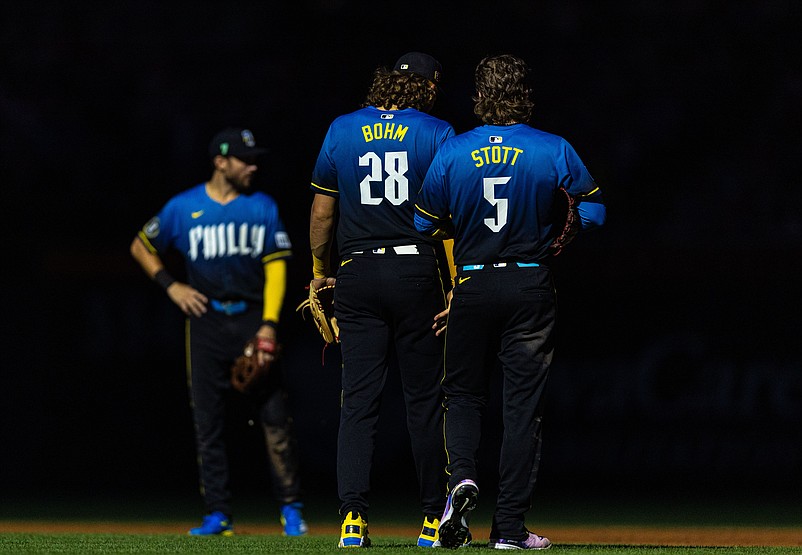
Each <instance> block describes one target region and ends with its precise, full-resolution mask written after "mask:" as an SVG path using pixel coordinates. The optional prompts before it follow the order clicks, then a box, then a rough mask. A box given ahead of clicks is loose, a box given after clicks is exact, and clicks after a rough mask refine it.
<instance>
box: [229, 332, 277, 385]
mask: <svg viewBox="0 0 802 555" xmlns="http://www.w3.org/2000/svg"><path fill="white" fill-rule="evenodd" d="M279 351H280V346H279V345H278V344H277V343H276V342H275V341H274V340H272V339H265V338H262V337H254V338H252V339H249V340H248V342H247V343H246V344H245V348H244V349H243V350H242V354H241V355H240V356H238V357H237V358H236V360H235V361H234V365H233V366H232V367H231V385H233V386H234V389H236V390H237V391H239V392H240V393H254V392H255V391H256V390H257V389H259V387H260V386H261V385H262V384H263V383H264V381H265V379H266V378H267V376H268V374H270V367H271V366H272V365H273V362H274V361H275V360H276V359H277V358H278V354H279ZM259 353H263V354H262V356H261V357H260V356H259Z"/></svg>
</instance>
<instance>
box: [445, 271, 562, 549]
mask: <svg viewBox="0 0 802 555" xmlns="http://www.w3.org/2000/svg"><path fill="white" fill-rule="evenodd" d="M555 312H556V301H555V291H554V286H553V283H552V276H551V272H550V271H549V270H548V268H546V267H543V266H539V267H531V268H530V267H527V268H520V267H518V266H517V265H515V264H508V265H507V266H506V267H504V268H493V267H492V265H487V266H486V267H485V268H484V269H481V270H470V271H463V270H460V269H458V276H457V286H456V287H455V289H454V296H453V299H452V301H451V310H450V313H449V318H448V328H447V329H446V352H445V368H446V372H445V376H444V378H443V393H444V395H445V401H444V406H445V409H446V413H445V436H446V451H447V454H448V473H449V489H450V488H453V487H454V486H455V485H456V484H457V483H459V482H460V481H461V480H464V479H471V480H474V481H477V461H476V459H477V454H478V450H479V442H480V436H481V427H482V426H481V419H482V415H483V413H484V411H485V407H486V405H487V399H488V388H489V384H490V378H491V373H492V372H494V371H496V369H497V368H498V367H499V365H500V367H501V372H502V373H503V377H502V379H503V392H502V399H503V408H502V418H503V423H504V430H503V440H502V443H501V453H500V455H499V492H498V499H497V502H496V510H495V513H494V515H493V522H492V528H491V532H490V537H491V538H505V539H525V538H526V537H527V534H526V527H525V524H524V514H525V513H526V511H528V510H529V508H530V507H531V504H532V495H533V492H534V487H535V481H536V479H537V472H538V467H539V462H540V447H541V425H542V411H543V392H544V388H545V386H546V380H547V377H548V372H549V365H550V364H551V360H552V355H553V352H554V341H553V330H554V319H555ZM479 489H480V492H481V484H479ZM480 498H481V493H480Z"/></svg>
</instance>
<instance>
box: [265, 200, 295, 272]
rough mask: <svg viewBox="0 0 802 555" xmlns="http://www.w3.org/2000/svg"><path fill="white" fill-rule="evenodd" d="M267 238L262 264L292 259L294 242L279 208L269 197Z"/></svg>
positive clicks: (267, 205)
mask: <svg viewBox="0 0 802 555" xmlns="http://www.w3.org/2000/svg"><path fill="white" fill-rule="evenodd" d="M266 212H267V215H266V218H265V219H266V223H267V226H266V228H265V229H266V237H265V248H264V250H263V251H262V252H263V253H264V254H263V255H262V263H263V264H267V263H268V262H273V261H275V260H284V259H289V258H291V257H292V242H291V241H290V236H289V234H288V233H287V228H286V227H284V222H283V221H282V219H281V216H280V215H279V211H278V206H277V205H276V203H275V202H273V201H272V199H270V198H269V197H268V200H267V204H266Z"/></svg>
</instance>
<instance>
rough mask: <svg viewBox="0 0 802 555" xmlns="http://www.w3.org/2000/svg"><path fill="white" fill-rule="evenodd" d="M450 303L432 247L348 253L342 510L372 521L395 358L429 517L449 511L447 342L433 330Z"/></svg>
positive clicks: (338, 301) (340, 311) (340, 282)
mask: <svg viewBox="0 0 802 555" xmlns="http://www.w3.org/2000/svg"><path fill="white" fill-rule="evenodd" d="M444 306H445V300H444V296H443V286H442V282H441V279H440V274H439V270H438V265H437V258H436V256H435V254H434V251H433V249H432V248H431V247H426V246H421V247H420V248H419V254H395V253H394V252H393V250H392V249H391V248H388V249H385V252H384V254H372V253H371V252H370V251H367V252H366V253H365V254H356V255H348V256H345V257H343V263H342V265H341V267H340V269H339V272H338V274H337V288H336V292H335V316H336V317H337V323H338V324H339V327H340V341H341V352H342V364H343V367H342V407H341V412H340V429H339V435H338V442H337V482H338V491H339V496H340V500H341V505H340V512H341V514H342V515H345V514H347V512H348V511H359V512H360V513H361V514H362V515H363V516H365V517H367V512H368V507H369V502H368V492H369V490H370V475H371V466H372V462H373V453H374V445H375V436H376V430H377V424H378V418H379V406H380V401H381V394H382V390H383V389H384V384H385V381H386V378H387V372H388V367H389V363H390V360H391V356H397V357H398V366H399V369H400V377H401V383H402V388H403V394H404V400H405V404H406V421H407V429H408V431H409V435H410V439H411V443H412V455H413V458H414V462H415V467H416V471H417V477H418V483H419V488H420V500H421V505H422V509H423V513H424V514H426V515H436V516H438V517H439V516H440V515H441V514H442V512H443V510H444V508H445V494H446V481H445V472H444V468H445V452H444V445H443V433H442V404H441V403H442V394H441V389H440V379H441V378H442V374H443V366H442V356H443V342H442V338H441V337H436V336H435V333H434V331H433V330H432V324H433V322H434V320H433V318H434V315H435V314H437V313H438V312H440V311H441V310H443V308H444Z"/></svg>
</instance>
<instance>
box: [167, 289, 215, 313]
mask: <svg viewBox="0 0 802 555" xmlns="http://www.w3.org/2000/svg"><path fill="white" fill-rule="evenodd" d="M167 296H168V297H170V300H172V301H173V302H174V303H175V304H177V305H178V308H180V309H181V312H183V313H184V314H186V315H187V316H189V315H190V314H191V315H193V316H195V317H197V318H200V317H201V316H203V315H204V314H206V310H207V308H206V304H207V303H208V302H209V299H207V298H206V295H204V294H203V293H201V292H200V291H198V290H197V289H195V288H193V287H191V286H189V285H187V284H186V283H181V282H178V281H176V282H175V283H173V284H172V285H171V286H170V287H168V288H167Z"/></svg>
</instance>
